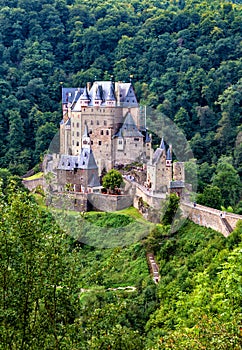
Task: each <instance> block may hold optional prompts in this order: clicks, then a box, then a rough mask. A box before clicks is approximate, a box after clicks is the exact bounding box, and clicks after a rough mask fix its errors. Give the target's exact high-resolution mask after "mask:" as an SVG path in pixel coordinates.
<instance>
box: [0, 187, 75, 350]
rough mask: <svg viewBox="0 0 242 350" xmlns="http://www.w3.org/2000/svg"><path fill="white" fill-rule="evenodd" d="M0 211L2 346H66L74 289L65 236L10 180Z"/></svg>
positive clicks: (71, 256) (72, 257)
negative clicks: (5, 198)
mask: <svg viewBox="0 0 242 350" xmlns="http://www.w3.org/2000/svg"><path fill="white" fill-rule="evenodd" d="M0 212H1V215H0V239H1V248H0V255H1V268H0V293H1V296H2V297H1V301H0V311H1V336H0V341H1V344H2V346H3V347H4V348H13V347H14V348H18V349H20V348H21V349H26V348H28V347H30V348H31V349H33V350H35V349H36V350H37V349H40V348H43V349H47V348H53V349H59V348H61V347H67V348H69V346H68V342H70V340H69V339H68V338H69V335H68V331H69V330H70V332H71V333H72V331H74V329H75V327H74V326H72V324H73V321H74V319H75V317H76V314H77V309H78V302H77V301H78V300H77V298H78V297H77V294H78V289H77V284H76V282H77V280H76V279H75V277H74V275H75V272H74V271H75V268H76V261H75V257H76V255H75V251H72V252H71V254H70V251H69V244H68V237H67V236H66V235H65V234H64V233H63V232H61V230H60V229H59V227H58V225H57V224H56V223H55V222H53V217H52V215H51V214H50V213H47V212H45V211H43V210H42V209H40V208H39V207H38V205H37V204H36V203H35V201H34V199H33V197H32V196H31V195H29V194H28V193H27V192H25V191H22V190H20V189H18V188H17V186H16V182H15V181H10V183H9V185H8V191H7V201H5V200H4V199H3V196H2V194H1V195H0ZM73 273H74V274H73Z"/></svg>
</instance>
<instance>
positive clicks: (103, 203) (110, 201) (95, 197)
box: [88, 193, 133, 212]
mask: <svg viewBox="0 0 242 350" xmlns="http://www.w3.org/2000/svg"><path fill="white" fill-rule="evenodd" d="M88 201H89V203H90V205H91V206H92V207H93V209H96V210H101V211H107V212H112V211H117V210H122V209H125V208H128V207H130V206H131V205H133V197H132V196H131V195H117V196H116V195H108V194H100V193H89V194H88Z"/></svg>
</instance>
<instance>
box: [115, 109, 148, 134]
mask: <svg viewBox="0 0 242 350" xmlns="http://www.w3.org/2000/svg"><path fill="white" fill-rule="evenodd" d="M121 136H122V137H142V138H143V134H142V133H141V132H140V131H139V129H138V127H137V125H136V124H135V122H134V119H133V117H132V115H131V113H130V112H128V113H127V114H126V117H125V120H124V122H123V125H122V126H121V128H120V129H119V131H118V132H117V133H116V134H115V135H114V137H121Z"/></svg>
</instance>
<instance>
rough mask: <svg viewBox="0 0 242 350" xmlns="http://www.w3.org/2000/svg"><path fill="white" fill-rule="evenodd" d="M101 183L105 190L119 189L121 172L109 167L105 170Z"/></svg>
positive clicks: (121, 178)
mask: <svg viewBox="0 0 242 350" xmlns="http://www.w3.org/2000/svg"><path fill="white" fill-rule="evenodd" d="M102 181H103V182H102V185H103V187H105V188H106V189H107V190H109V191H112V192H114V191H115V190H117V189H119V188H120V186H121V184H122V182H123V177H122V175H121V173H120V172H119V171H117V170H115V169H111V170H110V171H108V172H107V174H106V175H105V176H104V177H103V180H102Z"/></svg>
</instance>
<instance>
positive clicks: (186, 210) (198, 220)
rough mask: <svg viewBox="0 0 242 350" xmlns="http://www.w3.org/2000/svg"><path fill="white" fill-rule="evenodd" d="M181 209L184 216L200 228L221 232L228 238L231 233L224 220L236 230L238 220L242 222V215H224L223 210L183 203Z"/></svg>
mask: <svg viewBox="0 0 242 350" xmlns="http://www.w3.org/2000/svg"><path fill="white" fill-rule="evenodd" d="M181 209H182V211H183V214H184V216H186V217H188V218H189V219H190V220H192V221H193V222H194V223H195V224H198V225H200V226H205V227H210V228H212V229H214V230H216V231H218V232H221V233H222V234H223V235H224V236H225V237H227V236H228V235H229V234H230V232H229V231H228V229H227V227H226V225H225V224H224V222H223V220H222V218H224V219H226V221H227V222H228V224H229V225H230V226H231V228H232V229H233V230H234V229H235V227H236V224H237V222H238V220H242V216H241V215H237V214H232V213H227V212H226V213H224V212H222V211H221V210H217V209H213V208H209V207H205V206H202V205H198V204H196V206H194V204H192V203H184V202H183V203H182V204H181Z"/></svg>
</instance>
